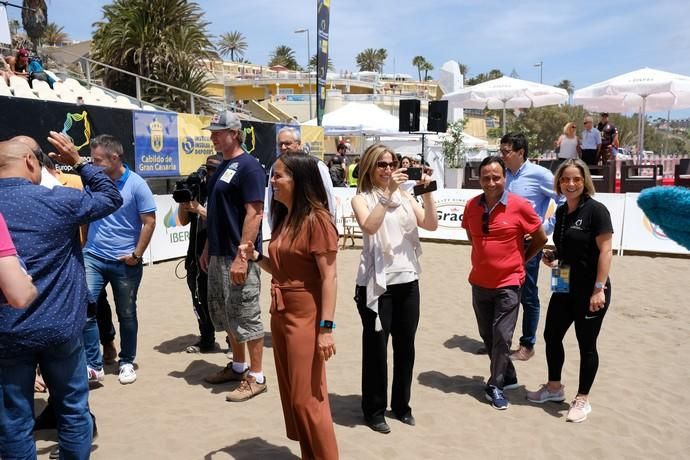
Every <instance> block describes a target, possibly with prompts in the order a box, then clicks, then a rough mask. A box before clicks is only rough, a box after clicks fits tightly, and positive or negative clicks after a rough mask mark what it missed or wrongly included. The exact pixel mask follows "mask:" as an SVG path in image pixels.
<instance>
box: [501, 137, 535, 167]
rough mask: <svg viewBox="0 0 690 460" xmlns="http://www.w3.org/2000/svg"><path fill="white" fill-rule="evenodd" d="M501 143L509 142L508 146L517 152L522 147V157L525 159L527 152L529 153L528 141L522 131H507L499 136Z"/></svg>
mask: <svg viewBox="0 0 690 460" xmlns="http://www.w3.org/2000/svg"><path fill="white" fill-rule="evenodd" d="M501 144H510V148H512V149H513V151H515V152H517V151H518V150H520V149H522V158H523V159H524V160H527V154H528V153H529V143H528V142H527V138H526V137H525V135H524V134H522V133H507V134H504V135H503V137H502V138H501Z"/></svg>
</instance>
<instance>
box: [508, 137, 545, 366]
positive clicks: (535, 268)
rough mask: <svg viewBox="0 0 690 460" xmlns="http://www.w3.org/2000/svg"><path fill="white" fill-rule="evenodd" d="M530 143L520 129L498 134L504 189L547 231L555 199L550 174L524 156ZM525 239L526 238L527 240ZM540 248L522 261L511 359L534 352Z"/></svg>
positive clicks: (523, 356) (522, 358)
mask: <svg viewBox="0 0 690 460" xmlns="http://www.w3.org/2000/svg"><path fill="white" fill-rule="evenodd" d="M528 151H529V145H528V143H527V139H526V138H525V136H524V135H523V134H522V133H508V134H506V135H504V136H503V137H502V138H501V155H502V156H503V161H505V164H506V169H507V171H506V190H508V191H509V192H512V193H515V194H517V195H520V196H521V197H523V198H526V199H527V200H529V201H530V202H531V203H532V206H534V210H535V211H536V212H537V214H538V215H539V217H540V218H541V220H542V223H543V226H544V231H545V232H546V234H547V235H549V234H551V233H552V232H553V219H549V220H547V221H544V217H545V216H546V212H547V211H548V209H549V204H550V203H551V199H552V198H553V199H555V200H557V199H558V198H557V195H556V192H555V190H554V186H553V174H552V173H551V171H549V170H548V169H546V168H544V167H542V166H539V165H536V164H534V163H532V162H530V161H529V160H528V159H527V154H528ZM527 243H528V242H527ZM540 260H541V251H539V253H537V255H535V256H534V257H532V258H531V259H530V260H528V261H527V262H526V264H525V271H526V275H527V276H526V277H525V284H524V285H523V287H522V299H521V302H522V336H521V337H520V348H518V349H517V350H516V351H514V352H513V353H512V354H511V356H510V357H511V359H514V360H519V361H527V360H528V359H530V358H531V357H532V356H534V344H535V343H536V341H537V325H538V324H539V308H540V307H539V287H538V286H537V278H538V277H539V261H540Z"/></svg>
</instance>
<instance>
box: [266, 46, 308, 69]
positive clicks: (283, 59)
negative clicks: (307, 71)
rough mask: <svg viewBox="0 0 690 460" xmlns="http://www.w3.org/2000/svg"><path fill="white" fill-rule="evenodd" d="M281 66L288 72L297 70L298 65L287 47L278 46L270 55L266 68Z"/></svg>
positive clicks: (293, 52)
mask: <svg viewBox="0 0 690 460" xmlns="http://www.w3.org/2000/svg"><path fill="white" fill-rule="evenodd" d="M275 65H282V66H283V67H286V68H288V69H290V70H299V68H300V67H299V64H298V63H297V59H295V51H294V50H293V49H292V48H290V47H289V46H285V45H280V46H277V47H276V49H274V50H273V52H272V53H271V60H270V61H268V66H269V67H273V66H275Z"/></svg>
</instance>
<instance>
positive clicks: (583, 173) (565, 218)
mask: <svg viewBox="0 0 690 460" xmlns="http://www.w3.org/2000/svg"><path fill="white" fill-rule="evenodd" d="M554 187H555V189H556V193H558V194H559V195H562V196H565V198H566V203H564V204H563V205H561V206H560V207H559V208H558V209H557V210H556V225H555V227H554V233H553V241H554V244H555V245H556V250H555V251H550V250H545V251H544V256H543V261H544V263H546V264H547V265H548V266H550V267H552V268H553V273H552V277H551V289H552V291H553V294H552V295H551V301H550V302H549V309H548V312H547V314H546V326H545V329H544V341H545V342H546V361H547V364H548V370H549V381H548V383H546V384H545V385H542V386H541V388H540V389H539V390H537V391H534V392H528V393H527V399H529V400H530V401H532V402H536V403H543V402H546V401H557V402H562V401H564V400H565V392H564V388H565V387H564V386H563V385H561V370H562V368H563V362H564V361H565V351H564V349H563V338H564V337H565V334H566V332H567V331H568V329H569V328H570V325H571V324H572V323H575V334H576V336H577V342H578V345H579V348H580V382H579V387H578V390H577V395H576V396H575V398H574V399H573V401H572V403H571V405H570V410H569V411H568V417H567V419H566V420H567V421H569V422H575V423H577V422H582V421H584V420H585V419H586V418H587V414H589V413H590V412H591V411H592V408H591V406H590V404H589V401H588V396H589V390H590V388H591V387H592V383H593V382H594V377H595V375H596V373H597V368H598V367H599V355H598V354H597V336H598V335H599V331H600V329H601V323H602V321H603V319H604V315H605V314H606V311H607V310H608V306H609V304H610V302H611V283H610V281H609V269H610V267H611V259H612V250H611V242H612V235H613V226H612V225H611V216H610V215H609V212H608V209H606V207H605V206H604V205H603V204H601V203H599V202H598V201H596V200H594V199H592V195H594V185H593V184H592V178H591V176H590V174H589V169H588V168H587V165H586V164H585V163H584V162H582V161H581V160H577V159H570V160H566V161H565V162H563V164H561V166H560V167H559V168H558V171H556V174H555V177H554Z"/></svg>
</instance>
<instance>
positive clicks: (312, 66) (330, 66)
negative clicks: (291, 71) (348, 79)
mask: <svg viewBox="0 0 690 460" xmlns="http://www.w3.org/2000/svg"><path fill="white" fill-rule="evenodd" d="M314 69H316V54H315V55H313V56H312V57H311V59H309V70H314ZM328 70H333V71H335V65H333V60H332V59H331V58H330V56H329V57H328Z"/></svg>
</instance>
